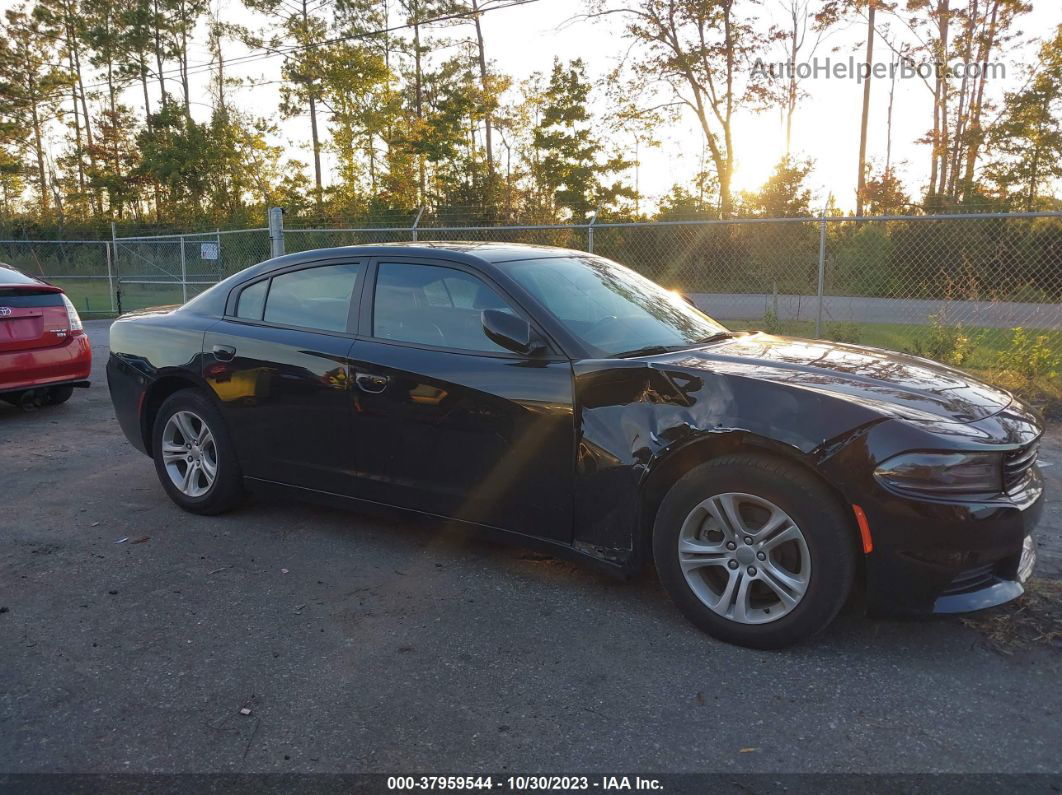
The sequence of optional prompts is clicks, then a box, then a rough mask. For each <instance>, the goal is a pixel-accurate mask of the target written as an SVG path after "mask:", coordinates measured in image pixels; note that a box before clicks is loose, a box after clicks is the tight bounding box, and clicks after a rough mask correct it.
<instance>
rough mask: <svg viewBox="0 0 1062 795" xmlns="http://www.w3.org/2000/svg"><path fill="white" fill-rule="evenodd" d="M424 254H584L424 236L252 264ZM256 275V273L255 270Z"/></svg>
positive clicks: (492, 259)
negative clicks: (398, 241)
mask: <svg viewBox="0 0 1062 795" xmlns="http://www.w3.org/2000/svg"><path fill="white" fill-rule="evenodd" d="M425 254H435V255H438V254H449V255H452V258H453V259H456V260H458V261H465V262H475V263H487V264H491V265H496V264H501V263H504V262H511V261H513V260H524V259H540V258H544V257H565V256H585V255H586V252H585V251H577V250H574V249H567V248H558V247H556V246H538V245H532V244H530V243H503V242H491V241H485V240H425V241H418V242H416V243H405V242H403V243H373V244H367V245H358V246H335V247H331V248H317V249H308V250H306V251H299V252H297V253H294V254H285V255H284V256H282V257H276V258H274V259H271V260H266V261H265V262H263V263H261V265H259V266H258V267H256V268H255V270H256V271H257V273H262V272H265V271H271V270H274V269H277V268H285V267H288V266H290V265H297V264H300V263H303V262H310V261H313V260H317V259H330V258H332V257H343V256H359V257H374V256H376V257H379V256H396V257H398V256H406V257H415V256H417V255H422V256H423V255H425ZM256 275H257V274H256Z"/></svg>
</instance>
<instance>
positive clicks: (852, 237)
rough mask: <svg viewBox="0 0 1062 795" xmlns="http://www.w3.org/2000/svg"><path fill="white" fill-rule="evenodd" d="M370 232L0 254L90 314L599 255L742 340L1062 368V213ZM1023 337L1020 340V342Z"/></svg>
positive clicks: (222, 234) (290, 233)
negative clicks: (347, 271)
mask: <svg viewBox="0 0 1062 795" xmlns="http://www.w3.org/2000/svg"><path fill="white" fill-rule="evenodd" d="M419 219H420V216H417V218H416V219H415V220H413V221H412V222H411V225H410V226H402V227H376V228H360V229H303V228H287V229H285V228H283V224H282V220H281V214H280V212H279V211H275V212H273V213H271V226H270V227H263V228H259V229H246V230H235V231H217V232H209V233H196V234H186V235H166V236H154V237H146V236H144V237H115V238H114V239H113V240H112V241H109V242H100V241H86V242H71V241H67V242H51V241H49V242H41V241H33V242H27V241H13V242H6V243H4V242H0V261H4V260H6V261H7V262H10V263H11V264H13V265H16V266H17V267H20V268H21V269H23V270H25V271H26V272H28V273H33V274H36V275H41V276H44V277H45V278H47V279H48V280H50V281H54V282H56V283H58V284H60V285H62V286H63V287H64V288H66V289H67V291H68V292H69V293H70V295H71V298H72V299H74V301H75V303H76V304H77V305H78V307H79V308H80V309H83V310H84V311H87V312H99V311H102V312H112V311H128V310H130V309H137V308H142V307H147V306H155V305H162V304H173V303H181V302H183V301H185V300H187V299H188V298H190V297H192V296H194V295H196V294H197V293H199V292H201V291H202V290H204V289H206V288H207V287H209V286H210V285H211V284H214V283H216V282H217V281H219V280H220V279H222V278H224V277H225V276H228V275H230V274H232V273H236V272H238V271H240V270H242V269H243V268H246V267H248V266H249V265H253V264H255V263H257V262H261V261H262V260H265V259H267V258H268V257H270V256H271V255H275V254H278V253H283V252H289V253H290V252H295V251H305V250H309V249H314V248H323V247H332V246H345V245H358V244H368V243H401V242H410V241H422V242H423V241H432V240H434V241H446V240H450V241H453V240H471V241H493V242H512V243H531V244H536V245H546V246H560V247H564V248H571V249H577V250H582V251H592V252H594V253H596V254H601V255H603V256H606V257H610V258H612V259H615V260H617V261H619V262H622V263H624V264H626V265H629V266H630V267H632V268H634V269H635V270H638V271H640V272H641V273H644V274H645V275H646V276H649V277H650V278H652V279H654V280H656V281H658V282H660V283H661V284H663V285H665V286H667V287H671V288H674V289H677V290H680V291H682V292H684V293H686V294H688V295H689V296H691V298H692V299H693V300H694V302H695V303H696V304H697V305H698V306H699V307H701V308H702V309H703V310H705V311H706V312H707V313H708V314H710V315H712V316H714V317H716V318H717V319H719V320H721V321H723V322H724V323H727V324H728V325H730V326H732V327H734V328H738V329H743V328H759V329H763V330H766V331H771V332H775V333H783V334H792V335H797V336H806V337H826V338H830V339H835V340H840V341H848V342H857V343H861V344H865V345H876V346H880V347H885V348H892V349H897V350H907V351H911V352H915V353H920V354H923V355H927V356H930V357H932V358H936V359H939V360H942V361H946V362H948V363H951V364H956V365H961V366H966V367H972V368H974V369H988V368H992V367H995V366H997V365H998V364H999V362H1000V361H1001V358H1002V357H1005V356H1008V355H1014V354H1015V352H1017V354H1019V355H1020V356H1021V357H1024V359H1025V360H1027V361H1026V362H1025V363H1026V364H1027V365H1028V367H1027V368H1026V369H1036V368H1038V369H1040V370H1043V371H1050V370H1052V369H1053V370H1055V371H1057V370H1062V365H1060V361H1062V213H1025V214H1013V213H1012V214H979V215H950V216H943V215H937V216H890V217H882V218H863V219H858V218H828V217H824V218H785V219H739V220H733V221H661V222H646V223H588V224H573V225H530V226H446V227H426V226H420V224H419ZM1018 328H1020V329H1022V330H1023V331H1022V332H1020V333H1019V332H1015V329H1018Z"/></svg>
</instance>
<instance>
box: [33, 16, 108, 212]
mask: <svg viewBox="0 0 1062 795" xmlns="http://www.w3.org/2000/svg"><path fill="white" fill-rule="evenodd" d="M33 16H34V18H35V19H38V20H40V22H41V25H42V28H43V31H44V32H45V33H46V34H47V35H49V36H50V37H52V38H53V39H54V40H55V41H57V42H59V43H60V44H61V45H62V50H63V54H65V58H66V62H67V71H68V73H69V76H70V78H71V79H70V99H71V108H70V110H71V113H72V114H73V122H74V151H73V154H72V158H71V159H72V161H73V163H74V167H75V169H76V171H77V186H78V199H79V203H80V201H82V200H84V199H85V198H86V177H85V171H86V166H85V157H86V154H87V153H88V152H91V149H92V119H91V117H90V116H89V112H88V102H87V99H86V92H85V80H84V70H83V69H82V61H83V60H84V54H85V25H84V19H83V15H82V8H81V4H80V2H79V0H37V3H36V5H35V6H34V8H33ZM89 157H90V163H89V167H93V166H94V164H93V163H92V162H91V155H89ZM93 205H94V207H95V210H96V212H97V213H98V212H101V207H100V205H99V196H98V195H97V196H95V197H94V201H93Z"/></svg>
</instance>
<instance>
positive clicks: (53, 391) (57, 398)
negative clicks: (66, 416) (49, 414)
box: [45, 385, 74, 406]
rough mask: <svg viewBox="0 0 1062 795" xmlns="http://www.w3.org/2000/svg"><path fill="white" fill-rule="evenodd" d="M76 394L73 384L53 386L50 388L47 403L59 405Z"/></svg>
mask: <svg viewBox="0 0 1062 795" xmlns="http://www.w3.org/2000/svg"><path fill="white" fill-rule="evenodd" d="M73 394H74V388H73V387H72V386H69V385H67V386H53V387H50V388H49V389H48V395H47V397H46V398H45V405H47V406H58V405H59V404H60V403H66V401H68V400H70V396H71V395H73Z"/></svg>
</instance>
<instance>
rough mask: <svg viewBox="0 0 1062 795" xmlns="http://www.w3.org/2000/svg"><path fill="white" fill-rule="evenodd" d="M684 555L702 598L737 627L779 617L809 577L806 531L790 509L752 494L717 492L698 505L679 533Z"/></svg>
mask: <svg viewBox="0 0 1062 795" xmlns="http://www.w3.org/2000/svg"><path fill="white" fill-rule="evenodd" d="M678 558H679V565H680V566H681V568H682V573H683V575H684V576H685V578H686V582H687V583H688V584H689V586H690V588H691V590H692V591H693V593H694V594H695V595H696V596H697V598H698V599H700V600H701V601H702V602H703V603H704V604H705V605H706V606H707V607H708V608H709V609H711V610H712V611H713V612H715V613H718V614H719V615H720V616H723V617H724V618H727V619H730V620H731V621H735V622H737V623H739V624H766V623H768V622H771V621H777V620H778V619H779V618H782V617H783V616H785V615H786V614H788V613H789V612H791V611H792V610H793V608H795V607H796V606H797V605H798V604H799V603H800V600H801V599H802V598H803V597H804V594H805V593H806V592H807V589H808V583H809V582H810V581H811V553H810V552H809V550H808V544H807V541H806V539H805V538H804V534H803V533H802V532H801V530H800V528H799V527H798V526H797V524H796V522H794V521H793V520H792V519H791V518H790V517H789V515H788V514H787V513H786V512H785V511H783V510H782V509H781V508H779V507H778V506H777V505H775V504H774V503H773V502H771V501H770V500H767V499H764V498H763V497H757V496H755V495H753V494H742V493H739V492H727V493H725V494H716V495H714V496H712V497H709V498H708V499H706V500H704V501H702V502H701V503H699V504H698V505H696V506H695V507H694V508H693V510H692V511H690V513H689V514H688V515H687V517H686V519H685V521H684V522H683V524H682V529H681V531H680V532H679V541H678Z"/></svg>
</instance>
